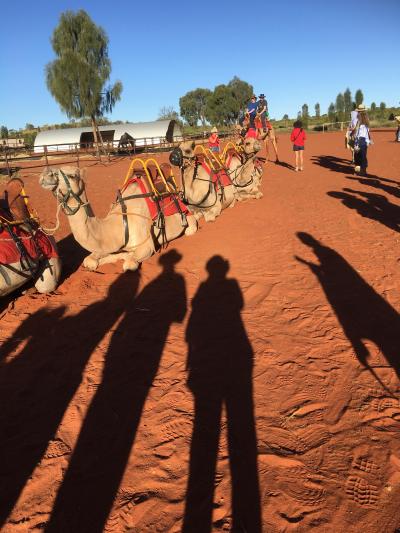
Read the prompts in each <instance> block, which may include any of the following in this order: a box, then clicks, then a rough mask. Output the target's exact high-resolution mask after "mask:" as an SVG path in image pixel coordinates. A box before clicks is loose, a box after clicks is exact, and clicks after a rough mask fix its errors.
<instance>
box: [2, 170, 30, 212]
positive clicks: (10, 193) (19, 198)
mask: <svg viewBox="0 0 400 533" xmlns="http://www.w3.org/2000/svg"><path fill="white" fill-rule="evenodd" d="M4 199H5V205H6V206H7V209H8V210H9V212H10V213H11V218H12V220H18V221H19V220H27V219H29V218H30V213H29V210H28V208H27V206H26V203H25V195H24V182H23V181H22V180H21V179H20V178H11V179H10V181H8V182H7V184H6V186H5V189H4Z"/></svg>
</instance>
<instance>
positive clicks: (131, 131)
mask: <svg viewBox="0 0 400 533" xmlns="http://www.w3.org/2000/svg"><path fill="white" fill-rule="evenodd" d="M99 130H100V132H101V136H102V138H103V142H104V143H106V144H112V146H114V147H118V144H119V141H120V139H121V137H122V135H124V134H125V133H127V134H128V135H130V136H131V137H132V138H133V139H134V141H135V146H137V147H142V146H148V145H152V144H163V143H166V142H167V143H171V142H173V141H174V140H180V138H181V137H182V132H181V129H180V127H179V124H178V123H177V122H176V121H175V120H156V121H154V122H137V123H126V124H109V125H107V126H99ZM93 142H94V138H93V130H92V128H91V127H90V126H87V127H84V128H66V129H57V130H46V131H41V132H39V133H38V134H37V135H36V138H35V147H34V151H35V153H43V152H44V147H45V146H46V147H47V151H48V152H55V151H65V150H75V149H76V148H77V147H78V148H79V147H81V148H87V147H88V146H90V145H91V144H93ZM60 145H61V146H60Z"/></svg>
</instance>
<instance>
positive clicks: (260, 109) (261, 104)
mask: <svg viewBox="0 0 400 533" xmlns="http://www.w3.org/2000/svg"><path fill="white" fill-rule="evenodd" d="M257 116H259V117H260V118H261V124H262V128H263V131H264V133H266V131H267V119H268V102H267V101H266V99H265V94H260V95H259V97H258V102H257Z"/></svg>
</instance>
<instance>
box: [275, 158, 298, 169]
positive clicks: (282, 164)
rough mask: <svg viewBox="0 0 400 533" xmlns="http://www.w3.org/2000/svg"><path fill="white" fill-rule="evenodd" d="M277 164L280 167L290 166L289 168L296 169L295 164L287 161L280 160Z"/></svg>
mask: <svg viewBox="0 0 400 533" xmlns="http://www.w3.org/2000/svg"><path fill="white" fill-rule="evenodd" d="M276 165H278V166H280V167H284V168H288V169H289V170H294V166H293V165H291V164H290V163H286V161H281V160H279V161H277V162H276Z"/></svg>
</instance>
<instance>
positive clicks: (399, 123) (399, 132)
mask: <svg viewBox="0 0 400 533" xmlns="http://www.w3.org/2000/svg"><path fill="white" fill-rule="evenodd" d="M394 119H395V121H396V122H397V131H396V141H397V142H400V115H397V117H394Z"/></svg>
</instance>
